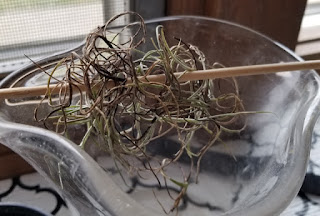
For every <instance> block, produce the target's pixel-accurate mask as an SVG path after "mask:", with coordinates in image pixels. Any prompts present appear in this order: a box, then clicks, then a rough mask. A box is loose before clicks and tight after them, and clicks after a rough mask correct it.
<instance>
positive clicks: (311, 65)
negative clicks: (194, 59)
mask: <svg viewBox="0 0 320 216" xmlns="http://www.w3.org/2000/svg"><path fill="white" fill-rule="evenodd" d="M319 68H320V60H313V61H305V62H289V63H275V64H263V65H250V66H239V67H228V68H218V69H210V70H200V71H191V72H177V73H175V75H176V77H177V78H178V79H179V81H180V82H185V81H194V80H206V79H215V78H225V77H238V76H249V75H259V74H269V73H276V72H285V71H297V70H311V69H319ZM139 79H140V80H141V81H142V82H162V83H164V82H165V76H164V75H163V74H160V75H149V76H147V77H146V78H145V77H139ZM128 83H130V80H128ZM112 85H113V82H112V81H110V83H108V86H110V87H111V86H112ZM49 88H50V90H51V93H52V94H55V93H57V92H58V91H59V89H58V88H56V85H50V86H49ZM79 88H80V89H82V90H85V88H84V86H79ZM46 92H47V86H46V85H45V86H34V87H16V88H4V89H0V98H7V99H8V98H18V97H27V96H39V95H44V94H45V93H46Z"/></svg>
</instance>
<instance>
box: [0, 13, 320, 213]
mask: <svg viewBox="0 0 320 216" xmlns="http://www.w3.org/2000/svg"><path fill="white" fill-rule="evenodd" d="M146 24H147V37H146V38H150V37H154V35H155V27H156V26H157V25H163V26H164V27H165V29H166V32H167V39H168V41H169V43H171V42H172V41H171V40H175V39H173V37H177V38H183V40H184V41H185V42H187V43H191V44H193V45H196V46H198V47H199V49H200V50H202V51H203V52H204V53H205V55H206V57H207V58H208V59H209V61H210V62H219V63H221V64H223V65H225V66H227V67H230V66H241V65H255V64H265V63H278V62H292V61H301V59H300V58H299V57H297V56H296V55H294V54H293V52H291V51H290V50H288V49H287V48H285V47H284V46H282V45H281V44H279V43H277V42H275V41H273V40H271V39H269V38H267V37H265V36H263V35H261V34H259V33H257V32H255V31H253V30H251V29H248V28H245V27H243V26H239V25H236V24H233V23H229V22H225V21H221V20H216V19H209V18H203V17H191V16H181V17H166V18H161V19H156V20H152V21H148V22H147V23H146ZM151 46H152V44H151V42H146V43H145V44H144V45H142V49H143V50H148V49H149V48H150V47H151ZM82 47H83V44H81V45H80V46H79V47H77V48H75V49H74V50H69V51H66V52H63V53H59V54H56V55H53V56H50V57H48V58H44V59H42V60H40V61H38V62H37V64H38V65H40V66H41V67H42V68H44V69H45V70H47V71H50V69H52V68H53V67H54V66H55V65H56V63H57V62H58V61H59V60H60V59H61V58H62V57H65V56H67V55H68V54H69V53H70V52H71V51H74V52H79V53H81V49H82ZM21 77H23V78H22V79H21ZM17 79H19V82H16V80H17ZM46 79H47V78H46V75H44V73H43V72H42V71H41V70H39V68H38V67H37V66H36V65H35V64H29V65H27V66H25V67H24V68H22V69H20V70H18V71H16V72H15V73H13V74H11V75H10V76H8V77H6V78H5V79H4V80H3V81H2V82H1V85H0V86H1V87H2V88H5V87H10V86H34V85H43V84H46ZM237 82H238V86H239V92H240V97H241V100H242V102H243V104H244V107H245V109H246V110H248V111H259V112H260V111H262V112H261V113H256V114H250V115H247V116H246V121H247V126H246V128H245V129H244V130H243V131H242V132H241V133H239V134H236V135H235V134H232V135H231V134H230V135H226V136H224V137H223V141H222V142H220V143H217V144H215V145H214V146H212V148H211V149H210V150H209V151H208V152H207V154H206V155H205V156H204V158H203V159H202V162H201V170H200V174H199V183H198V184H195V183H192V184H190V185H189V187H188V191H187V194H186V196H185V197H184V198H183V200H182V201H181V203H180V206H179V211H178V214H179V215H183V216H187V215H203V216H205V215H236V216H239V215H246V216H256V215H277V214H280V213H281V212H282V211H283V210H284V209H285V208H286V206H287V205H288V204H289V203H290V202H291V200H292V199H293V198H294V197H295V196H296V194H297V192H298V190H299V188H300V186H301V184H302V181H303V179H304V175H305V171H306V165H307V162H308V157H309V152H310V143H311V135H312V130H313V126H314V124H315V121H316V120H317V117H318V115H319V109H318V106H319V99H320V97H319V77H318V75H317V74H316V73H315V72H314V71H288V72H281V73H275V74H268V75H255V76H246V77H239V78H237ZM38 102H39V97H27V98H22V99H21V98H20V99H8V100H3V99H1V100H0V119H1V121H0V142H1V143H2V144H4V145H6V146H7V147H9V148H11V149H12V150H13V151H15V152H16V153H18V154H19V155H21V156H22V157H23V158H24V159H25V160H26V161H27V162H29V163H30V164H31V165H32V166H34V168H35V169H36V170H37V171H38V172H39V173H40V174H41V175H43V176H44V177H45V178H46V179H47V180H49V181H51V182H52V183H54V184H55V186H56V188H57V190H58V191H60V193H61V194H62V196H63V197H64V198H65V199H66V200H67V202H68V205H69V207H70V209H72V213H73V215H116V216H121V215H123V216H127V215H141V216H143V215H148V216H150V215H165V213H164V211H163V209H162V207H161V205H160V204H159V202H161V203H162V204H163V207H165V208H167V206H168V205H169V206H170V202H171V201H172V200H171V199H170V197H168V191H167V190H169V192H170V193H171V194H172V195H173V196H175V195H176V190H177V188H175V187H174V185H170V184H169V186H168V187H159V185H158V184H157V182H156V181H155V180H154V181H153V180H149V179H144V178H137V177H136V178H127V179H126V181H127V184H129V188H128V185H126V184H124V183H123V181H122V180H121V176H120V175H119V173H117V172H115V171H114V167H112V163H110V158H109V157H108V156H105V155H103V154H99V153H97V152H95V149H93V150H92V149H87V151H88V152H89V153H87V152H85V151H84V150H82V149H81V148H80V147H79V146H78V145H76V144H75V143H77V142H78V141H79V137H81V135H83V133H84V131H83V130H82V128H76V127H75V128H73V132H72V133H70V134H68V136H69V139H67V138H65V137H62V136H60V135H59V134H57V133H54V132H51V131H49V130H46V129H43V128H41V125H40V124H37V123H35V122H34V120H33V110H34V108H35V106H36V105H37V103H38ZM175 140H176V139H175V135H174V134H173V135H172V134H171V135H168V136H164V137H162V138H161V139H158V140H156V143H157V144H155V145H154V146H153V147H150V149H149V151H151V152H153V153H154V154H164V155H166V154H169V153H170V152H171V150H172V148H174V146H175V145H176V141H175ZM202 141H203V137H202V136H201V134H200V135H199V134H198V135H196V136H195V139H194V142H199V143H201V142H202ZM179 163H180V166H181V167H183V166H185V164H184V162H183V159H181V160H180V161H179ZM176 172H177V170H175V169H173V170H171V173H173V175H174V173H176ZM154 194H157V195H156V196H155V195H154ZM168 200H169V201H168ZM168 202H169V204H168ZM167 204H168V205H167ZM176 213H177V212H171V213H169V215H171V214H172V215H175V214H176Z"/></svg>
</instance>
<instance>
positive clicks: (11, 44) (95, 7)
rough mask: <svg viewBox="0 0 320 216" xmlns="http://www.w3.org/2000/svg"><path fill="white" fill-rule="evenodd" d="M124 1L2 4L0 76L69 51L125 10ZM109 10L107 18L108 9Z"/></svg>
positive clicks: (19, 0) (58, 0) (27, 0)
mask: <svg viewBox="0 0 320 216" xmlns="http://www.w3.org/2000/svg"><path fill="white" fill-rule="evenodd" d="M124 3H125V1H124V0H46V1H43V0H1V1H0V29H1V31H0V73H1V72H2V73H3V72H6V71H12V70H14V69H17V68H18V67H20V64H21V63H23V62H26V61H28V59H27V58H26V57H25V56H24V55H27V56H29V57H32V58H34V59H36V58H38V57H43V56H47V55H49V54H52V53H54V52H58V51H61V50H65V49H69V48H72V47H74V46H75V45H77V44H79V42H81V41H82V40H83V39H84V37H85V35H86V34H88V33H89V32H90V31H91V30H92V29H94V28H95V27H96V26H98V25H103V24H104V21H105V18H104V17H105V16H106V17H110V16H112V15H114V14H111V13H112V12H116V13H119V12H123V11H124V10H125V4H124ZM106 8H107V9H108V11H107V13H109V14H106V11H105V9H106Z"/></svg>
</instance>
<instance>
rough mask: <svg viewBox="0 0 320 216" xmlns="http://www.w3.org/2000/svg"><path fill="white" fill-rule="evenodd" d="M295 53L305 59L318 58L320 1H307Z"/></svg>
mask: <svg viewBox="0 0 320 216" xmlns="http://www.w3.org/2000/svg"><path fill="white" fill-rule="evenodd" d="M296 53H297V54H298V55H300V56H303V57H304V58H306V59H316V58H318V59H319V58H320V0H308V3H307V7H306V11H305V15H304V18H303V20H302V24H301V30H300V34H299V38H298V45H297V47H296Z"/></svg>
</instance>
